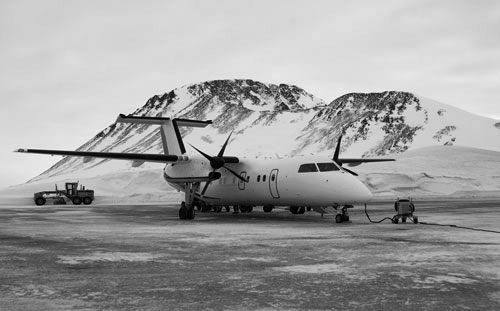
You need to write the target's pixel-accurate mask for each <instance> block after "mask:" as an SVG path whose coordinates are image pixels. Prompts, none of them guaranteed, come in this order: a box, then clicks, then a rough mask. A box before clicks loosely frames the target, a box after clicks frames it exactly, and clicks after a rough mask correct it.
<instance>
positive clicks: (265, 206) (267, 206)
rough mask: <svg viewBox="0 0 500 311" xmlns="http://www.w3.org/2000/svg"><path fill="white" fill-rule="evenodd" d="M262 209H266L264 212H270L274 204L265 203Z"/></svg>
mask: <svg viewBox="0 0 500 311" xmlns="http://www.w3.org/2000/svg"><path fill="white" fill-rule="evenodd" d="M262 209H263V210H264V213H270V212H271V211H272V210H273V206H272V205H264V206H263V207H262Z"/></svg>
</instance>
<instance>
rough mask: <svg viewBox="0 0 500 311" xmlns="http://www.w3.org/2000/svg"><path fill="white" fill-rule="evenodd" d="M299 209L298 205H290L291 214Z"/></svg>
mask: <svg viewBox="0 0 500 311" xmlns="http://www.w3.org/2000/svg"><path fill="white" fill-rule="evenodd" d="M298 211H299V207H298V206H290V212H291V213H292V214H294V215H295V214H297V212H298Z"/></svg>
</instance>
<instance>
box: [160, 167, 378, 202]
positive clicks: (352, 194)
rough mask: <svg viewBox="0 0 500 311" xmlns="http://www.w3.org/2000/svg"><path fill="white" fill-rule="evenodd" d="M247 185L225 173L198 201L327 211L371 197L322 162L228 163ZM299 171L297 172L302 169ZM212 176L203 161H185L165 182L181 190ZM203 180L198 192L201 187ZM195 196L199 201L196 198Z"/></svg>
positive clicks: (168, 169) (357, 183)
mask: <svg viewBox="0 0 500 311" xmlns="http://www.w3.org/2000/svg"><path fill="white" fill-rule="evenodd" d="M227 166H228V167H229V168H231V169H233V170H234V171H236V172H238V173H239V174H240V176H242V177H243V178H244V179H246V180H247V182H243V181H241V180H239V179H238V178H236V177H235V176H233V175H232V174H231V173H230V172H228V171H226V170H225V169H224V168H221V169H219V170H217V171H218V172H219V173H221V176H220V178H218V179H216V180H213V181H211V183H210V185H209V186H208V188H207V191H206V192H205V194H204V196H203V198H202V200H203V201H205V202H206V203H212V204H217V205H238V204H239V205H274V206H332V205H345V204H356V203H365V202H367V201H369V200H370V199H371V197H372V194H371V192H370V191H369V190H368V188H367V187H366V186H365V185H364V184H363V183H362V182H361V181H359V180H358V179H357V178H356V177H354V176H353V175H351V174H349V173H348V172H345V171H343V170H342V169H340V168H339V167H338V166H337V165H336V164H335V163H334V162H333V161H332V160H331V159H329V158H327V157H295V158H287V159H246V158H242V159H241V162H240V163H237V164H227ZM301 167H302V168H301ZM210 172H212V168H211V167H210V164H209V163H208V161H207V160H205V159H203V158H199V157H193V158H190V160H189V161H186V162H184V163H174V164H168V165H167V166H166V167H165V169H164V177H165V179H166V180H167V182H168V183H169V184H170V185H171V186H173V187H174V188H176V189H178V190H182V191H184V190H185V189H184V185H183V183H184V182H186V181H187V180H180V179H177V178H181V177H182V178H191V179H192V180H196V179H198V180H200V181H201V180H202V179H203V178H205V179H206V176H208V174H209V173H210ZM205 183H206V181H202V182H201V185H200V188H203V187H204V186H205ZM198 197H199V196H198Z"/></svg>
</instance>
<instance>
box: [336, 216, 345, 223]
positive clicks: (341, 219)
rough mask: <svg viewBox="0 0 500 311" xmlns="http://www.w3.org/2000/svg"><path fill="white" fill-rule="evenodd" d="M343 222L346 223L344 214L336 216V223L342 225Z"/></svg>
mask: <svg viewBox="0 0 500 311" xmlns="http://www.w3.org/2000/svg"><path fill="white" fill-rule="evenodd" d="M342 221H344V217H343V216H342V214H337V215H335V222H336V223H338V224H339V223H341V222H342Z"/></svg>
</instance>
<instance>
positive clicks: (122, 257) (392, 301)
mask: <svg viewBox="0 0 500 311" xmlns="http://www.w3.org/2000/svg"><path fill="white" fill-rule="evenodd" d="M415 204H416V208H417V210H416V212H415V214H416V215H418V216H419V220H420V221H425V222H432V223H441V224H454V225H459V226H465V227H472V228H480V229H486V230H494V231H500V225H499V224H500V201H488V200H480V201H427V202H418V201H416V202H415ZM177 209H178V206H177V204H168V205H164V206H162V205H100V206H99V205H91V206H78V207H75V206H73V205H67V206H60V205H56V206H54V205H47V206H44V207H35V206H15V207H14V206H8V205H7V206H0V241H1V243H0V306H1V307H0V308H1V309H2V310H187V309H189V310H325V309H328V310H333V309H338V310H401V309H406V310H471V309H472V310H500V261H499V258H500V234H498V233H493V232H484V231H474V230H469V229H462V228H453V227H443V226H431V225H423V224H411V223H406V224H401V223H400V224H397V225H396V224H391V223H387V222H385V223H382V224H370V223H369V222H368V220H367V218H366V216H365V214H364V211H363V209H362V207H359V206H358V207H356V208H355V209H354V210H353V211H351V220H352V223H342V224H337V223H335V221H334V219H333V216H332V215H329V216H327V215H325V217H323V218H321V216H320V215H319V214H317V213H314V212H309V213H306V214H305V215H292V214H290V213H289V212H288V211H285V210H276V211H273V212H272V213H269V214H267V213H263V212H262V210H261V209H260V208H256V209H255V210H254V212H253V213H249V214H238V215H233V214H232V213H197V215H196V219H195V220H194V221H179V220H178V216H177V213H178V210H177ZM369 213H370V216H371V217H372V219H380V218H383V217H385V216H392V215H393V214H394V210H393V208H392V203H391V202H378V203H375V204H373V205H371V206H369Z"/></svg>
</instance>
